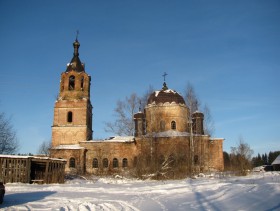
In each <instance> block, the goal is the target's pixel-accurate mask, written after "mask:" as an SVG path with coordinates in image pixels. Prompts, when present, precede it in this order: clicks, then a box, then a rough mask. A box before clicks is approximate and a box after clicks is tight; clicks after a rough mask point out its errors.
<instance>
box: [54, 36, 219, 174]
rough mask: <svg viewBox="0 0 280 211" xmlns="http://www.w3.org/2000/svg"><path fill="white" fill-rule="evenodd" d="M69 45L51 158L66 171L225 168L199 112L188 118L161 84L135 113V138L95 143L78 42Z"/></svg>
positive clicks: (215, 140) (179, 100) (176, 97)
mask: <svg viewBox="0 0 280 211" xmlns="http://www.w3.org/2000/svg"><path fill="white" fill-rule="evenodd" d="M73 46H74V55H73V58H72V60H71V62H70V63H69V64H67V67H66V70H65V71H64V72H62V73H61V80H60V91H59V97H58V99H57V101H56V102H55V106H54V119H53V125H52V148H51V157H53V158H63V159H66V160H67V165H66V169H65V170H66V172H76V173H80V174H99V175H101V174H113V173H120V172H128V171H139V169H140V170H141V171H142V172H145V169H146V170H147V169H156V171H157V172H162V171H167V169H172V168H174V169H176V167H177V169H178V167H179V169H180V171H183V170H189V169H190V170H191V171H192V172H194V171H195V172H208V171H215V170H217V171H221V170H223V169H224V162H223V141H224V139H221V138H211V137H210V136H209V135H205V134H204V129H203V118H204V115H203V113H201V112H198V111H197V112H195V113H193V114H190V113H189V108H188V107H187V106H186V103H185V101H184V99H183V97H182V96H181V95H180V94H179V93H178V92H176V91H174V90H172V89H169V88H168V87H167V84H166V83H165V82H164V84H163V87H162V88H161V89H160V90H158V91H155V92H153V93H152V94H151V95H150V96H149V98H148V101H147V105H145V108H144V112H141V111H139V112H138V113H136V114H134V121H135V132H134V136H127V137H120V136H116V137H111V138H109V139H106V140H94V139H93V137H92V133H93V131H92V115H93V114H92V105H91V101H90V85H91V77H90V75H88V74H87V73H86V71H85V66H84V64H83V63H82V62H81V61H80V58H79V47H80V43H79V42H78V40H77V39H76V40H75V42H74V43H73ZM146 172H148V170H147V171H146Z"/></svg>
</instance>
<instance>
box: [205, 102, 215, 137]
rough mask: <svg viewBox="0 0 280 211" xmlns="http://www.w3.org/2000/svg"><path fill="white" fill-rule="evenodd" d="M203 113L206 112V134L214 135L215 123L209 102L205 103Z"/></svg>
mask: <svg viewBox="0 0 280 211" xmlns="http://www.w3.org/2000/svg"><path fill="white" fill-rule="evenodd" d="M203 114H204V134H205V135H209V136H212V135H213V134H214V132H215V124H214V120H213V118H212V115H211V111H210V109H209V107H208V105H207V104H205V105H204V108H203Z"/></svg>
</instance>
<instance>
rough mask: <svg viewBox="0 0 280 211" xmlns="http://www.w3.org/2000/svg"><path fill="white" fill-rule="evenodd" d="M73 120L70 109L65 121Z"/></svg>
mask: <svg viewBox="0 0 280 211" xmlns="http://www.w3.org/2000/svg"><path fill="white" fill-rule="evenodd" d="M72 121H73V113H72V111H69V112H68V113H67V122H72Z"/></svg>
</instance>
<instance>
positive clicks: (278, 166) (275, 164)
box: [271, 155, 280, 171]
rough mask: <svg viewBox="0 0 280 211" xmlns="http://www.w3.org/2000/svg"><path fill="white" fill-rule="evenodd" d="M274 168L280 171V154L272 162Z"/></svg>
mask: <svg viewBox="0 0 280 211" xmlns="http://www.w3.org/2000/svg"><path fill="white" fill-rule="evenodd" d="M271 165H272V166H273V168H274V171H280V155H278V156H277V158H276V159H275V160H274V161H273V162H272V163H271Z"/></svg>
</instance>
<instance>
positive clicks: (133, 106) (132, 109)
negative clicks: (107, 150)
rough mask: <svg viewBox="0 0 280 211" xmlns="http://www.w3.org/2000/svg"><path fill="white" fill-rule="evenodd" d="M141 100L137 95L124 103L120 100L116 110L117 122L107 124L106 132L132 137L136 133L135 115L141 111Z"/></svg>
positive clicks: (128, 98) (133, 95)
mask: <svg viewBox="0 0 280 211" xmlns="http://www.w3.org/2000/svg"><path fill="white" fill-rule="evenodd" d="M139 107H140V98H139V97H138V96H137V95H136V94H135V93H133V94H131V95H130V97H126V98H125V100H124V101H121V100H119V101H118V102H117V106H116V108H115V115H116V120H115V121H114V122H106V123H105V131H106V132H111V133H114V134H116V135H120V136H121V135H128V136H131V135H133V133H134V120H133V115H134V114H135V113H136V112H137V111H138V110H139Z"/></svg>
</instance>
